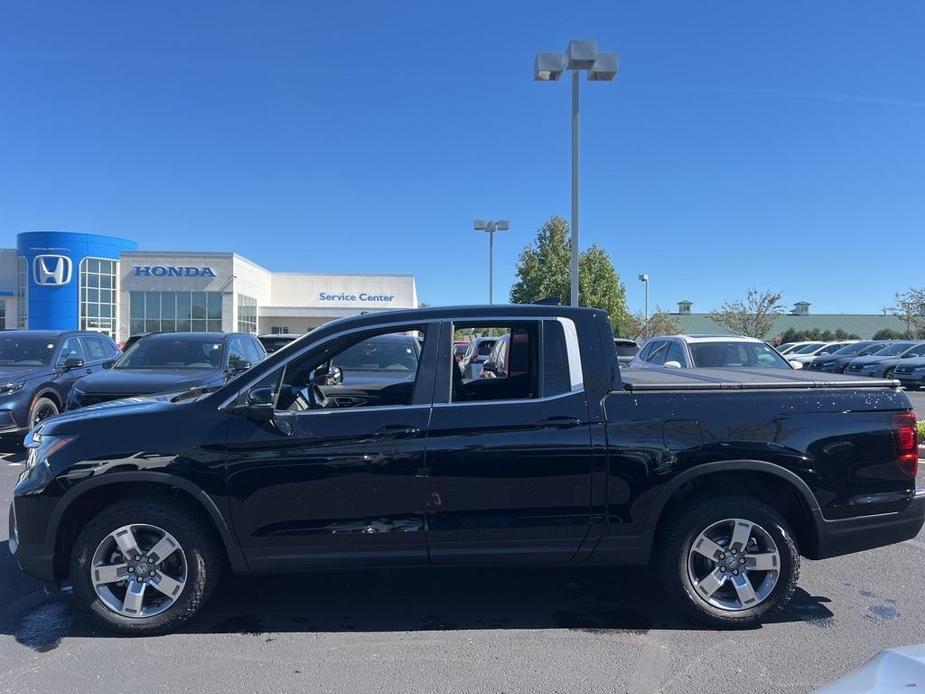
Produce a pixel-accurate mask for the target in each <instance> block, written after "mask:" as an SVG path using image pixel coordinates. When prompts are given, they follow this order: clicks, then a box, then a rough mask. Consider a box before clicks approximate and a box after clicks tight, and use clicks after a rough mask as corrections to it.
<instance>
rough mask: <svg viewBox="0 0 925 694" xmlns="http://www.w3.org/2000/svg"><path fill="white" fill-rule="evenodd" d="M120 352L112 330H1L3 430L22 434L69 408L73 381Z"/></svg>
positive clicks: (0, 418) (98, 368)
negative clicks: (110, 334) (99, 331)
mask: <svg viewBox="0 0 925 694" xmlns="http://www.w3.org/2000/svg"><path fill="white" fill-rule="evenodd" d="M118 355H119V348H118V347H116V343H115V342H113V341H112V340H111V339H110V338H109V336H108V335H104V334H102V333H96V332H82V331H58V330H56V331H51V330H7V331H3V332H0V434H2V435H4V436H5V435H8V434H18V435H20V436H21V435H22V434H23V433H24V432H25V431H26V430H27V429H29V427H31V426H32V425H33V424H35V423H37V422H39V421H41V420H43V419H46V418H48V417H53V416H54V415H56V414H58V412H60V411H61V410H63V409H64V404H65V402H67V397H68V393H69V392H70V390H71V386H72V385H73V384H74V382H75V381H77V380H78V379H79V378H81V377H82V376H86V375H87V374H92V373H95V372H97V371H101V370H102V369H103V366H104V364H107V363H111V362H112V361H113V360H114V359H115V358H116V357H117V356H118Z"/></svg>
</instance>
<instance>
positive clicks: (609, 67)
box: [533, 40, 619, 306]
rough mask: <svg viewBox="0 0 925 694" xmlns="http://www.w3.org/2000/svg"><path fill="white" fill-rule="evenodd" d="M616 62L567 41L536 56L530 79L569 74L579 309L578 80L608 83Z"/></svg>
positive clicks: (574, 299) (587, 45) (574, 287)
mask: <svg viewBox="0 0 925 694" xmlns="http://www.w3.org/2000/svg"><path fill="white" fill-rule="evenodd" d="M618 66H619V59H618V57H617V54H616V53H598V52H597V41H587V40H583V41H569V44H568V47H567V48H566V50H565V53H564V54H562V53H537V54H536V58H535V60H534V62H533V79H535V80H537V81H539V82H558V81H559V78H560V77H561V76H562V72H563V71H564V70H570V71H571V73H572V221H571V227H572V262H571V269H570V274H571V278H570V279H571V295H572V296H571V304H572V306H578V257H579V250H580V246H579V238H580V237H579V234H578V163H579V162H578V133H579V117H578V116H579V99H578V77H579V73H580V72H581V71H582V70H587V71H588V81H589V82H610V81H612V80H613V79H614V77H616V76H617V69H618Z"/></svg>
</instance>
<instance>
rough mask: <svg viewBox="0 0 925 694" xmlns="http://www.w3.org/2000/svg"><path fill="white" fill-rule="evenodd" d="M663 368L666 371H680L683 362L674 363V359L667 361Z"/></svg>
mask: <svg viewBox="0 0 925 694" xmlns="http://www.w3.org/2000/svg"><path fill="white" fill-rule="evenodd" d="M662 366H664V367H665V368H666V369H680V368H681V362H679V361H674V360H673V359H672V360H671V361H666V362H665V363H664V364H663V365H662Z"/></svg>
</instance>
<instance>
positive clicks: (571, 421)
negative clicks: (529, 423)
mask: <svg viewBox="0 0 925 694" xmlns="http://www.w3.org/2000/svg"><path fill="white" fill-rule="evenodd" d="M537 424H538V425H539V426H541V427H575V426H578V425H579V424H581V420H580V419H578V417H546V419H541V420H540V421H538V422H537Z"/></svg>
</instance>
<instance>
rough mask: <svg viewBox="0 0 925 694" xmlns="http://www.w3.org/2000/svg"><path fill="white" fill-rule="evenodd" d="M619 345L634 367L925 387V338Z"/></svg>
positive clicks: (681, 339) (691, 339)
mask: <svg viewBox="0 0 925 694" xmlns="http://www.w3.org/2000/svg"><path fill="white" fill-rule="evenodd" d="M614 342H615V344H616V343H617V340H615V341H614ZM619 342H620V345H618V346H617V349H618V353H619V352H620V350H621V349H623V350H624V353H623V354H621V355H620V356H619V358H620V360H621V362H622V363H623V364H624V365H626V366H628V367H630V368H642V369H651V368H675V369H685V368H697V367H699V368H781V369H787V368H796V369H800V368H805V369H810V370H814V371H824V372H827V373H844V374H849V375H853V376H870V377H874V378H894V379H896V380H898V381H899V382H900V383H901V384H902V385H903V386H904V387H906V388H908V389H910V390H916V389H918V388H921V387H922V386H923V385H925V341H923V340H847V341H840V342H819V341H816V342H792V343H787V344H783V345H780V346H779V347H778V348H777V349H774V348H773V347H771V346H770V345H768V344H766V343H764V342H762V341H761V340H758V339H755V338H751V337H735V336H729V335H662V336H659V337H654V338H651V339H649V340H647V341H646V342H645V343H644V344H643V345H642V347H640V348H638V351H636V352H635V354H633V355H632V356H627V355H626V352H627V351H631V350H633V348H634V347H635V344H634V343H633V342H632V341H631V340H620V341H619Z"/></svg>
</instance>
